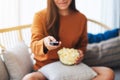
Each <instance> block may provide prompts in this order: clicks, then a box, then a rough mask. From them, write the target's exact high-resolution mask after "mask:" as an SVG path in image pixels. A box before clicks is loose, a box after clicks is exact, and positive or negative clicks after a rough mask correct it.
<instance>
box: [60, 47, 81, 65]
mask: <svg viewBox="0 0 120 80" xmlns="http://www.w3.org/2000/svg"><path fill="white" fill-rule="evenodd" d="M58 55H59V59H60V61H61V62H62V63H63V64H66V65H73V64H75V63H76V60H77V58H78V57H79V52H78V50H76V49H74V48H62V49H60V50H59V51H58Z"/></svg>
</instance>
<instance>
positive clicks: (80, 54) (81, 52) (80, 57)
mask: <svg viewBox="0 0 120 80" xmlns="http://www.w3.org/2000/svg"><path fill="white" fill-rule="evenodd" d="M78 52H79V57H78V58H77V60H76V63H75V64H79V63H80V62H81V61H82V60H83V58H84V54H83V51H81V50H78Z"/></svg>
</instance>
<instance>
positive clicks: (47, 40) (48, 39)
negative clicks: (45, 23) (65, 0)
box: [44, 36, 61, 50]
mask: <svg viewBox="0 0 120 80" xmlns="http://www.w3.org/2000/svg"><path fill="white" fill-rule="evenodd" d="M50 42H56V39H55V38H54V37H53V36H47V37H45V38H44V45H45V47H46V48H47V49H48V50H53V49H56V48H58V47H60V45H61V42H60V41H59V44H58V45H50Z"/></svg>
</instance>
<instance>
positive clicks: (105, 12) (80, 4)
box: [0, 0, 120, 44]
mask: <svg viewBox="0 0 120 80" xmlns="http://www.w3.org/2000/svg"><path fill="white" fill-rule="evenodd" d="M46 6H47V0H0V29H3V28H8V27H12V26H19V25H26V24H32V21H33V17H34V14H35V13H36V12H38V11H40V10H42V9H44V8H46ZM76 8H77V9H78V10H79V11H80V12H81V13H83V14H84V15H86V17H87V18H90V19H93V20H96V21H99V22H102V23H104V24H106V25H107V26H109V27H110V28H111V29H115V28H119V27H120V0H76ZM103 31H104V30H103V29H102V28H101V27H96V26H93V28H91V27H89V26H88V32H91V33H98V32H103ZM26 33H28V32H26ZM29 33H30V32H29ZM8 34H9V33H8ZM23 34H24V33H23ZM0 35H2V34H0ZM2 36H3V35H2ZM2 36H0V38H3V37H4V36H3V37H2ZM7 37H11V36H9V35H8V36H7ZM25 38H26V37H25ZM29 39H30V38H29ZM0 40H1V39H0ZM11 41H13V40H11ZM29 42H30V40H29ZM0 43H2V44H3V43H4V40H3V39H2V40H1V41H0ZM11 43H12V42H11Z"/></svg>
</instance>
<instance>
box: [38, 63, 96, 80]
mask: <svg viewBox="0 0 120 80" xmlns="http://www.w3.org/2000/svg"><path fill="white" fill-rule="evenodd" d="M39 71H40V72H42V73H43V74H44V75H45V76H46V77H47V78H48V80H92V78H94V77H95V76H96V75H97V74H96V72H94V71H93V70H92V69H91V68H90V67H88V66H87V65H85V64H84V63H80V64H78V65H72V66H66V65H63V64H62V63H61V62H59V61H57V62H54V63H50V64H48V65H46V66H44V67H42V68H41V69H39Z"/></svg>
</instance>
